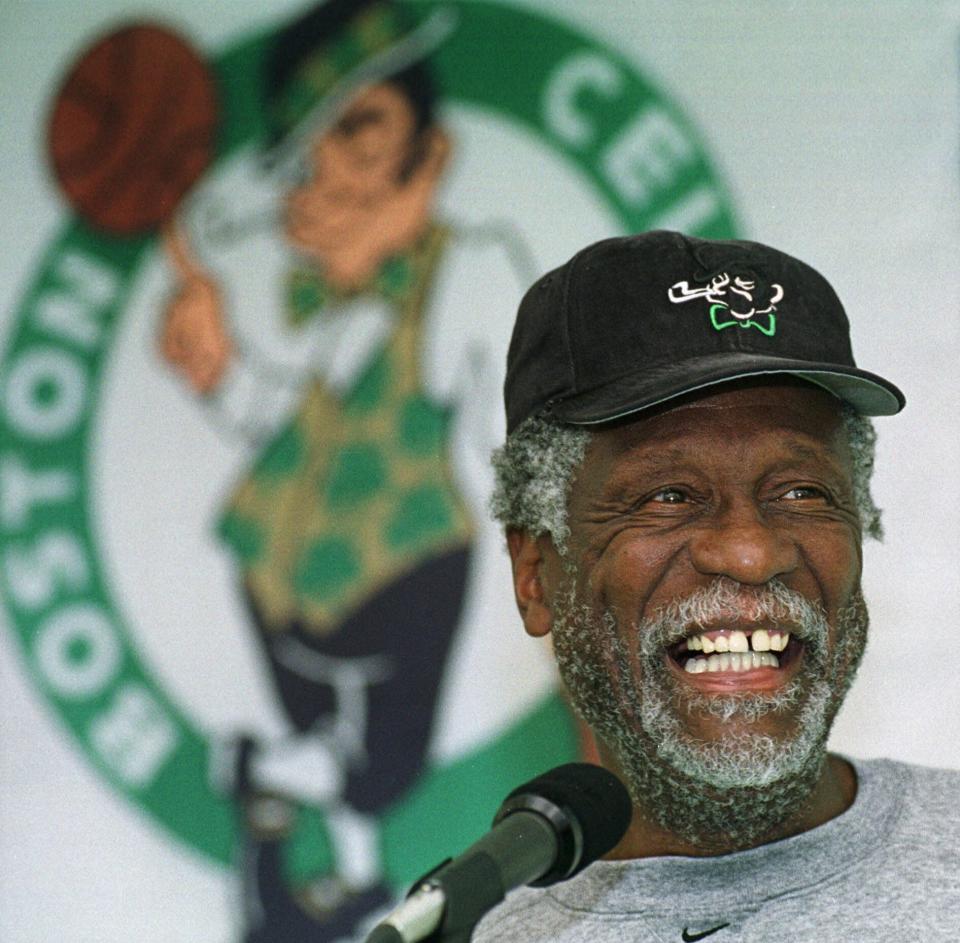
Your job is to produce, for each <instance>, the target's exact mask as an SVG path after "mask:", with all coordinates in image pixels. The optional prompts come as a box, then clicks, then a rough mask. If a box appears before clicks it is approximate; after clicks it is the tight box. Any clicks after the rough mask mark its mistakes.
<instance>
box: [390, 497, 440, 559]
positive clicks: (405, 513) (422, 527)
mask: <svg viewBox="0 0 960 943" xmlns="http://www.w3.org/2000/svg"><path fill="white" fill-rule="evenodd" d="M452 520H453V509H452V508H451V507H450V504H449V503H448V501H447V496H446V495H445V494H444V492H443V490H442V489H441V488H440V487H439V486H437V485H418V486H417V487H416V488H411V489H410V490H409V491H408V492H406V494H403V495H401V496H400V497H399V498H398V500H397V509H396V512H395V513H394V515H393V517H392V518H391V519H390V521H389V522H388V524H387V533H386V535H385V537H386V542H387V545H388V546H389V547H390V548H391V549H392V550H395V551H403V550H412V549H413V548H415V547H416V546H418V545H419V544H420V543H421V542H422V541H426V540H429V539H430V537H431V536H432V535H433V534H437V533H442V532H443V531H444V530H446V529H447V528H448V527H449V526H450V524H451V521H452Z"/></svg>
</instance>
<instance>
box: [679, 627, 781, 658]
mask: <svg viewBox="0 0 960 943" xmlns="http://www.w3.org/2000/svg"><path fill="white" fill-rule="evenodd" d="M789 642H790V633H789V632H783V633H781V632H768V631H767V630H766V629H756V630H755V631H754V632H753V633H751V635H750V636H749V637H748V636H747V634H746V632H741V631H740V630H739V629H735V630H734V631H732V632H730V633H729V634H727V635H718V636H716V637H715V638H710V637H709V636H707V635H692V636H690V638H688V639H687V650H688V651H691V652H703V653H704V654H705V655H711V654H713V653H714V652H736V653H738V654H743V653H745V652H749V651H751V650H753V651H755V652H782V651H783V650H784V649H785V648H786V647H787V645H788V644H789Z"/></svg>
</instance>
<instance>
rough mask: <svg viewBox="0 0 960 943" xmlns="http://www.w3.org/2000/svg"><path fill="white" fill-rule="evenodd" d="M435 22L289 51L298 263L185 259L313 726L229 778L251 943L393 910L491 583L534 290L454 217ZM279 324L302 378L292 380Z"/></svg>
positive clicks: (270, 100)
mask: <svg viewBox="0 0 960 943" xmlns="http://www.w3.org/2000/svg"><path fill="white" fill-rule="evenodd" d="M409 12H410V11H408V10H407V9H406V8H405V7H404V6H402V5H398V4H395V3H393V2H391V0H329V2H327V3H323V4H320V5H317V6H316V7H313V8H311V9H310V10H308V11H307V12H306V13H305V14H304V15H303V16H301V17H299V18H297V19H296V20H295V21H293V22H292V23H290V24H288V25H287V26H286V27H285V28H284V29H282V30H281V31H280V32H279V33H278V35H277V36H276V37H275V39H274V40H273V42H272V45H271V46H270V47H269V50H268V53H267V55H266V56H265V61H264V77H263V79H264V86H265V89H266V94H265V98H266V100H265V104H264V113H265V117H266V123H267V136H268V142H267V144H268V149H267V154H266V155H265V156H266V158H267V163H268V164H269V167H270V175H271V179H272V180H273V182H274V183H278V182H279V184H280V191H281V192H280V193H279V194H278V196H279V199H280V203H281V206H280V210H281V213H280V215H281V218H282V242H283V245H281V246H279V247H278V246H277V245H275V244H273V245H271V244H266V243H267V240H261V243H256V242H255V240H254V239H253V238H252V237H253V236H255V235H258V234H257V233H252V234H248V235H250V236H251V238H250V239H248V240H246V241H247V242H249V243H252V248H253V249H254V250H255V251H250V250H251V247H249V246H248V247H246V249H247V254H246V256H245V258H246V259H247V264H246V265H241V266H237V268H238V269H240V271H239V272H235V273H234V275H235V277H234V278H233V279H231V280H229V283H228V285H227V286H226V287H227V288H229V289H230V291H229V293H228V292H226V291H224V290H223V282H224V279H222V277H220V276H219V275H218V274H216V273H215V272H213V271H212V270H210V269H208V268H207V267H206V266H205V265H202V264H201V263H200V262H199V260H198V258H197V254H196V253H195V252H194V250H193V247H192V245H190V244H189V243H190V240H188V239H187V238H186V237H185V235H184V232H183V230H182V229H177V230H175V231H171V233H170V234H169V236H168V240H167V244H168V248H169V251H170V255H171V259H172V261H173V263H174V266H175V268H176V271H177V273H178V275H179V285H178V286H177V290H176V291H175V292H174V294H173V297H172V298H171V300H170V302H169V305H168V307H167V310H166V312H165V319H164V324H163V329H162V337H161V343H162V350H163V354H164V356H165V358H166V359H167V361H168V362H169V363H170V364H171V365H172V366H173V367H175V368H176V369H177V371H178V372H180V373H181V374H182V376H183V378H184V379H185V380H186V382H187V383H188V384H189V385H190V387H191V388H192V389H193V390H194V391H195V392H196V393H198V394H201V395H202V396H203V397H204V398H205V403H206V405H208V406H209V407H210V408H211V410H212V411H213V412H214V413H215V414H216V416H217V418H218V419H219V420H220V421H221V423H220V424H221V425H224V426H227V427H230V428H232V429H235V430H236V431H238V432H240V433H243V434H245V436H246V438H248V439H249V440H250V441H251V443H252V444H253V445H254V447H255V448H256V449H257V456H256V458H255V460H254V461H253V462H252V463H251V465H250V467H249V469H248V471H247V472H246V473H245V474H244V475H243V477H242V480H241V481H240V483H239V485H238V486H237V488H236V489H235V491H234V493H233V495H232V497H231V499H230V501H229V503H228V506H227V508H226V510H225V513H224V515H223V517H222V519H221V521H220V526H219V530H220V535H221V537H222V538H223V540H224V542H225V543H226V544H227V546H228V547H229V549H230V551H231V552H232V555H233V558H234V562H235V564H236V567H237V570H238V573H239V576H240V580H239V581H238V582H239V583H240V592H241V594H242V597H243V599H244V601H245V603H246V607H247V609H248V611H249V614H250V617H251V621H252V623H253V625H254V626H255V628H256V631H257V636H258V640H259V642H260V643H261V646H262V649H263V652H264V655H265V658H266V662H267V664H268V665H269V668H270V672H271V676H272V680H273V681H274V683H275V687H276V691H277V694H278V696H279V699H280V701H281V704H282V707H283V710H284V713H285V715H286V717H287V719H288V720H289V722H290V726H291V731H290V734H289V736H285V737H282V738H276V739H273V740H270V741H268V740H267V739H266V738H259V739H258V740H256V741H254V740H253V739H252V738H244V739H242V740H239V741H238V743H237V744H236V745H237V746H238V747H239V748H238V749H237V750H235V751H234V752H235V756H229V755H228V756H227V757H226V761H225V762H223V763H222V764H220V765H221V766H222V767H223V768H224V770H225V773H226V774H225V775H220V776H219V779H218V781H219V782H220V783H221V784H222V785H223V786H224V787H225V788H227V789H228V790H230V791H231V792H232V794H233V795H234V797H235V798H236V800H237V801H238V803H239V804H240V805H241V807H242V809H243V813H244V815H243V820H242V821H243V824H244V826H245V830H246V831H245V836H246V847H245V849H244V854H243V858H242V861H243V868H244V890H245V893H244V906H245V909H246V917H247V931H246V933H245V937H244V939H245V941H246V943H259V941H266V940H269V941H271V943H280V941H300V940H308V939H309V940H319V939H339V938H340V937H343V936H347V935H349V934H350V933H351V932H352V930H353V928H354V926H355V925H356V924H357V923H358V922H360V921H362V919H363V917H364V916H365V915H366V914H367V913H368V912H370V911H371V910H373V909H375V908H377V907H379V906H382V905H383V904H385V903H386V902H387V901H388V900H389V899H390V898H391V896H392V894H393V889H392V888H391V887H389V886H388V882H387V881H386V879H385V877H384V874H383V868H382V860H381V847H380V817H381V816H382V815H383V814H384V812H385V811H386V810H388V809H389V808H391V806H392V805H394V804H395V803H396V802H397V801H398V800H399V799H401V798H402V797H403V796H404V795H405V794H406V792H407V791H408V790H409V789H410V788H411V787H412V786H413V785H414V784H415V783H416V781H417V779H418V778H419V777H420V776H421V775H422V774H423V772H424V770H425V767H426V763H427V756H428V750H429V747H430V742H431V735H432V733H433V731H434V728H435V721H436V714H437V704H438V701H439V697H440V693H441V691H442V688H443V684H442V681H443V676H444V673H445V671H446V668H447V665H448V661H449V659H450V657H451V652H452V651H453V650H454V643H455V638H456V634H457V631H458V630H459V629H460V628H461V626H462V625H463V623H464V622H465V621H467V620H469V619H471V618H477V615H475V614H474V609H475V606H474V605H473V603H472V601H471V596H470V589H471V586H473V585H475V584H476V582H477V580H478V579H481V581H482V578H481V577H480V576H478V574H480V573H481V571H484V572H485V567H486V566H488V565H489V564H488V562H487V561H488V557H489V555H488V554H487V553H486V552H485V551H484V549H483V548H478V546H477V544H478V543H479V541H477V539H476V538H477V533H476V531H477V528H476V525H475V520H476V516H477V511H478V510H479V513H480V514H483V513H484V508H485V505H486V502H487V500H488V497H489V492H490V488H491V485H492V482H490V481H489V480H487V479H485V478H484V475H483V472H484V470H486V469H485V466H486V461H485V455H486V454H488V453H489V449H490V448H491V447H492V446H493V444H494V436H493V434H492V432H490V431H488V428H489V426H488V421H487V420H488V417H489V412H490V411H489V408H488V406H489V404H490V403H491V402H493V401H494V400H495V398H496V396H497V389H496V387H497V386H498V385H499V384H498V383H497V382H496V381H494V384H493V389H489V390H488V389H487V387H488V386H489V385H490V379H491V378H492V377H496V375H497V373H498V370H497V369H496V368H494V367H493V366H492V365H491V364H489V363H488V361H487V353H488V351H490V350H492V349H502V347H503V346H505V344H506V337H503V338H497V337H491V336H490V333H491V332H490V328H489V326H488V320H487V319H486V318H485V313H486V312H487V311H489V310H490V307H491V305H492V304H494V303H495V299H500V298H503V297H511V296H514V297H519V294H520V291H521V286H522V283H523V279H522V277H521V276H520V275H519V274H518V271H517V267H516V265H515V263H516V261H517V256H516V253H515V252H513V253H512V252H511V250H514V249H515V246H514V245H512V244H510V243H508V242H507V241H505V239H504V238H503V234H502V233H500V232H499V231H496V230H494V229H481V228H479V227H477V228H474V229H472V230H464V229H457V230H454V229H453V228H452V227H451V226H448V225H445V224H443V223H441V222H440V221H438V219H437V218H436V202H437V195H438V190H439V188H440V184H441V182H442V178H443V175H444V171H445V168H446V166H447V160H448V154H449V151H450V139H449V137H448V135H447V132H446V131H445V130H444V128H443V126H442V124H441V123H440V116H439V114H438V112H439V107H438V106H439V104H440V102H439V95H438V93H437V90H436V88H435V85H434V83H433V80H432V77H431V74H430V72H429V69H428V66H427V58H428V56H429V54H430V53H431V52H433V51H435V50H436V48H437V47H438V45H439V43H440V42H441V41H442V40H443V39H444V38H445V37H446V35H447V34H448V33H449V29H450V25H451V24H450V22H449V19H450V18H449V16H448V15H447V14H448V12H449V11H445V10H443V9H442V8H438V9H437V10H434V11H433V12H432V13H430V14H429V15H427V16H426V17H424V18H423V19H422V20H421V19H417V18H414V17H411V16H409V15H408V14H409ZM225 202H226V203H227V204H228V205H229V204H230V203H231V202H240V201H239V199H237V198H236V197H234V196H232V195H230V198H229V199H228V200H226V201H225ZM247 212H248V213H249V210H248V211H247ZM260 225H261V226H262V220H261V221H260ZM276 242H277V240H275V239H274V240H273V243H276ZM242 248H243V247H242ZM275 256H279V259H278V260H277V263H276V264H275V265H274V264H273V263H272V261H271V260H272V259H273V258H274V257H275ZM274 269H276V270H277V276H276V279H275V281H276V284H275V285H274V284H272V282H273V281H274V278H273V270H274ZM259 283H265V284H268V285H269V286H270V288H275V289H276V291H274V292H271V293H270V294H268V296H267V297H266V299H265V302H266V306H267V307H266V310H263V308H260V309H259V310H257V311H255V312H254V313H253V315H252V316H251V317H249V318H247V321H248V323H249V324H251V325H253V326H254V329H253V330H252V331H251V334H250V336H247V337H243V332H242V330H240V328H239V327H238V324H242V323H243V315H242V314H241V315H239V316H238V314H237V311H236V309H237V308H238V307H240V306H242V305H243V304H244V303H246V304H248V305H249V299H250V298H260V297H262V295H263V291H262V288H261V284H259ZM278 304H279V307H280V308H281V311H280V317H279V318H277V319H276V320H279V321H281V322H282V323H283V325H284V330H283V331H279V332H277V333H280V334H282V335H283V341H284V345H285V347H284V349H285V351H286V352H287V353H289V358H290V359H287V360H285V361H284V362H271V359H270V358H269V357H265V356H263V353H262V336H263V334H264V333H266V330H267V324H266V322H268V321H269V320H270V315H272V314H275V313H276V312H275V308H276V306H277V305H278ZM284 345H278V346H284ZM481 456H483V457H481ZM478 468H479V469H480V471H479V473H478V471H477V469H478ZM224 752H228V751H224ZM298 803H301V804H306V805H311V806H316V807H319V808H321V809H322V810H323V817H324V825H325V831H326V833H327V835H328V836H329V839H330V844H331V846H332V847H331V854H330V857H331V858H332V865H331V867H330V872H329V873H328V874H326V875H321V876H320V877H319V878H317V879H316V880H311V881H308V882H302V883H301V884H300V886H296V887H294V888H289V887H288V886H287V880H286V877H285V872H286V871H287V870H289V868H288V867H287V864H286V862H285V854H286V852H285V848H288V847H289V845H290V844H291V843H292V841H293V839H294V838H295V833H294V825H295V817H296V805H297V804H298Z"/></svg>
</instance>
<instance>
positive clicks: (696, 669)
mask: <svg viewBox="0 0 960 943" xmlns="http://www.w3.org/2000/svg"><path fill="white" fill-rule="evenodd" d="M779 667H780V661H779V659H778V658H777V656H776V655H774V654H773V653H772V652H746V653H743V654H739V653H734V654H729V653H725V654H721V655H711V656H710V657H709V658H702V657H699V656H698V657H696V658H688V659H687V663H686V664H685V665H684V670H685V671H688V672H689V673H690V674H703V673H704V672H713V671H749V670H750V669H751V668H779Z"/></svg>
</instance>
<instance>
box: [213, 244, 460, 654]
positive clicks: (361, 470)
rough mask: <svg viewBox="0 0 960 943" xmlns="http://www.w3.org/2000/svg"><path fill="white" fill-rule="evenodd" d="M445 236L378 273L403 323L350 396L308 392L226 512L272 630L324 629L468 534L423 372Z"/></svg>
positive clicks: (227, 529) (446, 421)
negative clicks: (426, 331) (427, 316)
mask: <svg viewBox="0 0 960 943" xmlns="http://www.w3.org/2000/svg"><path fill="white" fill-rule="evenodd" d="M447 238H448V231H447V230H445V229H442V228H440V227H432V228H431V229H430V230H429V231H428V233H427V234H426V235H425V236H424V238H423V239H422V240H421V242H420V243H419V244H418V245H417V246H416V247H415V248H414V250H413V251H412V252H411V253H410V254H409V255H407V256H405V257H403V258H401V259H392V260H390V262H389V263H388V264H387V265H386V266H384V268H383V269H381V272H380V274H379V276H378V287H379V290H380V292H381V293H382V294H383V295H384V296H385V297H386V298H387V300H388V302H389V303H390V305H391V307H392V309H393V311H394V313H395V321H394V325H393V328H392V331H391V332H390V334H389V336H388V337H387V340H386V341H385V343H384V344H383V346H382V347H381V348H380V349H379V351H378V352H377V353H376V354H374V355H373V356H372V357H371V358H370V360H369V361H368V363H367V364H366V366H365V367H364V368H363V369H362V370H361V371H360V373H359V375H358V377H357V379H356V380H355V381H354V382H353V383H352V385H351V386H350V387H349V388H348V389H347V390H346V391H345V392H341V393H339V394H338V393H335V392H334V391H332V390H331V389H330V388H329V387H328V386H327V385H326V384H325V383H324V382H323V381H322V379H316V380H313V381H312V382H311V383H310V384H309V386H308V388H307V390H306V393H305V396H304V398H303V400H302V402H301V404H300V407H299V408H298V410H297V412H296V414H295V415H294V417H293V418H292V420H291V421H290V422H289V423H288V424H287V425H286V426H285V427H283V428H282V429H281V430H280V432H279V433H278V434H277V435H276V436H275V437H274V438H273V440H272V441H271V442H270V443H269V444H268V445H267V447H266V448H265V449H264V450H263V452H262V453H261V455H260V457H259V458H258V460H257V461H256V462H255V464H254V465H253V467H252V468H251V470H250V472H249V474H248V475H247V477H246V478H245V479H244V480H243V481H242V483H241V484H240V485H239V487H238V488H237V489H236V491H235V492H234V494H233V496H232V498H231V499H230V501H229V503H228V505H227V508H226V510H225V513H224V515H223V518H222V520H221V522H220V526H219V532H220V535H221V537H222V538H223V540H224V541H225V542H226V543H227V545H228V546H229V547H230V548H231V550H232V551H233V553H234V554H235V556H236V557H237V559H238V561H239V563H240V566H241V568H242V570H243V572H244V579H245V582H246V584H247V588H248V591H249V592H250V593H251V594H252V595H253V597H254V599H255V600H256V603H257V607H258V609H259V610H260V612H261V614H262V615H263V616H264V618H265V621H266V622H267V624H268V625H269V626H271V627H274V628H276V629H277V630H282V629H283V628H284V627H286V626H288V625H289V624H291V623H292V622H293V621H297V622H299V623H300V624H301V625H302V626H303V627H304V628H305V629H306V630H307V631H308V632H311V633H314V634H319V635H323V634H326V633H329V632H331V631H333V630H335V629H336V627H337V625H338V623H339V622H341V621H342V620H343V618H344V616H345V615H346V614H347V613H349V612H350V611H352V610H353V609H354V608H356V607H357V606H358V605H359V604H360V603H361V602H362V601H363V600H364V599H366V598H368V597H369V596H371V595H373V594H374V593H376V592H377V591H378V590H380V589H382V588H383V587H384V586H386V585H388V584H389V583H390V582H392V581H394V580H396V579H398V578H399V577H400V576H402V575H403V574H405V573H407V572H409V571H411V570H413V569H414V568H415V567H417V566H418V564H420V563H422V562H423V561H424V560H426V559H428V558H432V557H435V556H438V555H440V554H442V553H444V552H445V551H447V550H449V549H451V548H454V547H457V546H463V545H466V544H468V543H469V542H470V540H471V538H472V525H471V521H470V517H469V515H468V512H467V510H466V507H465V505H464V502H463V500H462V498H461V496H460V495H459V493H458V491H457V489H456V487H455V485H454V482H453V480H452V477H451V469H450V465H449V462H448V460H447V442H448V438H449V435H448V434H449V427H450V423H451V420H452V418H453V409H452V407H450V406H447V405H444V404H441V403H438V402H436V401H435V400H433V399H432V398H431V397H430V396H428V395H427V393H426V392H425V391H424V387H423V382H422V377H421V372H420V348H421V336H422V333H423V323H424V318H425V314H426V309H427V305H428V303H429V294H430V287H431V284H432V282H433V276H434V273H435V270H436V267H437V264H438V262H439V260H440V256H441V254H442V251H443V247H444V244H445V242H446V240H447ZM299 287H300V290H301V293H302V291H303V288H304V286H303V285H302V284H301V285H300V286H299Z"/></svg>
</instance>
